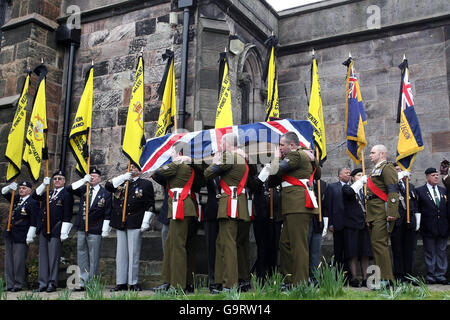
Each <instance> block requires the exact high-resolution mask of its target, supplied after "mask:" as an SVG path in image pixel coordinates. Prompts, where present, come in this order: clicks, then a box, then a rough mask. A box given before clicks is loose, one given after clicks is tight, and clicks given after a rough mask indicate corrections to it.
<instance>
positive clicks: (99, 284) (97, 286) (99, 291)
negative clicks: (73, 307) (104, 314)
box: [84, 276, 105, 300]
mask: <svg viewBox="0 0 450 320" xmlns="http://www.w3.org/2000/svg"><path fill="white" fill-rule="evenodd" d="M84 288H85V289H86V291H85V293H84V298H85V300H104V298H105V297H104V292H105V283H104V282H103V281H102V279H101V277H97V276H94V277H93V278H92V279H90V280H89V281H88V282H87V283H86V284H85V286H84Z"/></svg>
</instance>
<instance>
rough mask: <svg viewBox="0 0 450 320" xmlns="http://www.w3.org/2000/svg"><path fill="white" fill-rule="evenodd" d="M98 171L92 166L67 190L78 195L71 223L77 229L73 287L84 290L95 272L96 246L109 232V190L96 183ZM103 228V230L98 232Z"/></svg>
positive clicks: (97, 262)
mask: <svg viewBox="0 0 450 320" xmlns="http://www.w3.org/2000/svg"><path fill="white" fill-rule="evenodd" d="M100 182H101V172H100V170H98V169H96V168H92V169H91V170H90V174H88V175H86V176H85V177H84V178H83V179H80V180H78V181H76V182H74V183H72V185H70V186H69V187H68V188H67V190H68V191H69V192H71V193H72V194H75V195H77V196H79V197H80V205H79V210H78V215H77V217H76V219H75V223H74V226H75V228H76V229H77V230H78V233H77V262H78V266H79V267H80V278H81V279H80V280H81V283H80V287H78V288H75V289H74V291H84V290H85V285H86V283H87V282H88V281H89V280H91V279H92V278H93V277H94V276H98V275H99V262H100V247H101V240H102V235H103V236H107V234H108V233H109V221H110V219H111V208H112V206H111V193H110V192H108V191H106V190H105V188H103V187H102V186H101V185H100ZM86 183H89V184H90V187H89V212H88V219H87V220H88V221H87V222H88V230H87V231H86ZM102 231H103V232H102Z"/></svg>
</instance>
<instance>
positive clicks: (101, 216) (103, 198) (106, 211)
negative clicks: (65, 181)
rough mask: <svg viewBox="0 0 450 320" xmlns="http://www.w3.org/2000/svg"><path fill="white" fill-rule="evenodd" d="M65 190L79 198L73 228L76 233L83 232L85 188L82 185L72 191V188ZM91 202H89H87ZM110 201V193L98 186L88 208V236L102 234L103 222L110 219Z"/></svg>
mask: <svg viewBox="0 0 450 320" xmlns="http://www.w3.org/2000/svg"><path fill="white" fill-rule="evenodd" d="M67 190H68V191H69V192H70V193H73V194H74V195H77V196H79V197H80V205H79V207H78V214H77V217H76V218H75V223H74V224H73V226H74V227H75V228H76V229H77V230H78V231H85V220H84V218H83V216H84V215H85V212H86V211H85V203H86V186H85V185H83V186H81V187H80V188H78V189H76V190H73V189H72V186H69V187H67ZM89 202H91V200H89ZM111 210H112V201H111V192H109V191H107V190H106V189H105V188H103V187H102V186H100V190H98V192H97V195H96V196H95V199H94V202H93V203H92V205H91V206H90V207H89V228H88V233H90V234H97V235H100V234H102V227H103V220H110V219H111Z"/></svg>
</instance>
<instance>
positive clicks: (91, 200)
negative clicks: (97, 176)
mask: <svg viewBox="0 0 450 320" xmlns="http://www.w3.org/2000/svg"><path fill="white" fill-rule="evenodd" d="M99 190H100V185H96V186H95V187H92V198H91V199H89V200H90V202H89V203H90V205H89V206H92V203H93V202H94V199H95V197H96V196H97V193H98V191H99Z"/></svg>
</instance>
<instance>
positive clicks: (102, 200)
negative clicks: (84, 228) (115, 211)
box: [97, 198, 105, 208]
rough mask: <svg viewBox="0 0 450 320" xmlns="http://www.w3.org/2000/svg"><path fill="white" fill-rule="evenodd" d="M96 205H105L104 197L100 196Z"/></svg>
mask: <svg viewBox="0 0 450 320" xmlns="http://www.w3.org/2000/svg"><path fill="white" fill-rule="evenodd" d="M97 206H98V207H99V208H103V207H104V206H105V199H104V198H100V200H99V201H98V202H97Z"/></svg>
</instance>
